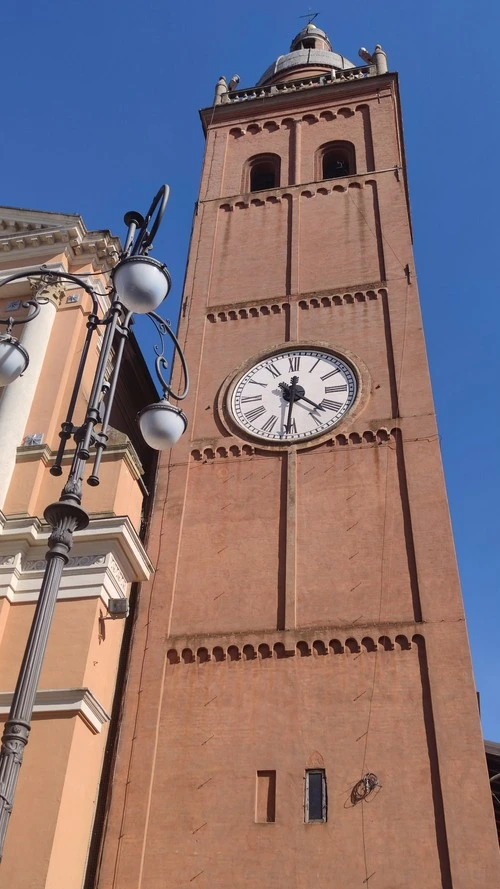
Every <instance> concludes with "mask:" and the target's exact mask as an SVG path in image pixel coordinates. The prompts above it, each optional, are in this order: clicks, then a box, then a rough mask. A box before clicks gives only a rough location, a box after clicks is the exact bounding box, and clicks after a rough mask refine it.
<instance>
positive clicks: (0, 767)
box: [0, 186, 189, 860]
mask: <svg viewBox="0 0 500 889" xmlns="http://www.w3.org/2000/svg"><path fill="white" fill-rule="evenodd" d="M167 200H168V186H162V188H161V189H160V190H159V192H158V193H157V195H156V196H155V198H154V200H153V202H152V204H151V207H150V209H149V211H148V213H147V214H146V216H145V217H143V216H141V214H139V213H136V212H135V211H133V212H129V213H127V214H126V215H125V223H126V225H127V226H128V232H127V237H126V241H125V246H124V250H123V253H122V254H121V256H120V260H119V262H118V264H117V265H116V266H115V267H114V269H113V270H112V271H111V278H112V285H113V286H112V290H111V294H110V298H111V304H110V306H109V309H108V311H107V312H106V313H105V315H104V317H103V318H102V319H99V317H98V308H99V304H98V300H97V295H96V293H95V292H94V290H93V289H92V288H91V287H90V286H89V284H88V283H87V282H86V281H85V280H83V278H81V277H78V276H74V275H70V274H66V273H64V272H53V271H50V270H49V269H47V268H45V267H43V266H42V267H40V268H38V269H35V270H34V271H32V270H30V272H29V276H30V278H33V277H35V278H36V277H37V276H38V277H39V278H40V279H41V281H42V283H43V285H44V286H45V284H46V283H47V281H50V282H52V281H53V280H57V279H63V280H69V281H72V282H73V283H76V284H77V285H78V286H79V287H82V288H83V289H84V290H85V291H86V292H87V293H88V294H89V295H90V297H91V299H92V312H91V314H90V315H89V318H88V322H87V335H86V338H85V343H84V347H83V351H82V356H81V359H80V363H79V367H78V371H77V375H76V379H75V384H74V387H73V392H72V396H71V399H70V404H69V408H68V413H67V416H66V419H65V421H64V423H63V424H62V427H61V432H60V444H59V449H58V452H57V455H56V458H55V462H54V464H53V466H52V467H51V470H50V471H51V473H52V475H56V476H60V475H62V460H63V456H64V452H65V448H66V445H67V443H68V441H69V440H70V439H71V438H73V439H74V441H75V451H74V455H73V459H72V462H71V467H70V471H69V474H68V479H67V481H66V484H65V485H64V487H63V489H62V492H61V496H60V498H59V500H58V501H57V502H55V503H51V504H50V505H49V506H47V508H46V509H45V511H44V518H45V520H46V522H47V523H48V524H49V525H50V527H51V528H52V532H51V534H50V536H49V540H48V550H47V553H46V556H45V559H46V566H45V572H44V576H43V580H42V585H41V588H40V593H39V596H38V601H37V605H36V609H35V614H34V617H33V623H32V625H31V629H30V633H29V636H28V641H27V644H26V649H25V652H24V656H23V660H22V664H21V668H20V672H19V676H18V680H17V684H16V689H15V691H14V695H13V699H12V705H11V708H10V712H9V716H8V719H7V722H6V724H5V728H4V732H3V736H2V742H1V749H0V860H1V858H2V855H3V848H4V842H5V837H6V833H7V828H8V824H9V819H10V815H11V812H12V806H13V802H14V795H15V791H16V785H17V780H18V776H19V771H20V768H21V765H22V760H23V754H24V749H25V747H26V744H27V743H28V737H29V733H30V729H31V718H32V714H33V707H34V704H35V697H36V692H37V688H38V682H39V678H40V672H41V669H42V663H43V658H44V654H45V651H46V648H47V641H48V637H49V632H50V627H51V624H52V618H53V615H54V609H55V604H56V600H57V595H58V591H59V585H60V582H61V576H62V572H63V569H64V566H65V565H66V564H67V562H68V559H69V553H70V551H71V547H72V544H73V534H74V533H75V531H81V530H82V529H83V528H86V527H87V525H88V524H89V520H90V519H89V515H88V513H87V512H86V511H85V509H83V507H82V505H81V503H82V483H83V477H84V472H85V467H86V464H87V461H88V460H89V458H90V456H91V452H93V454H92V456H93V468H92V474H91V475H90V476H89V478H88V480H87V481H88V484H90V485H92V486H96V485H98V484H99V469H100V463H101V459H102V455H103V452H104V450H105V449H106V444H107V439H108V435H107V432H108V427H109V418H110V414H111V408H112V405H113V399H114V395H115V391H116V384H117V380H118V374H119V372H120V365H121V360H122V356H123V350H124V346H125V342H126V340H127V338H128V337H129V334H130V324H131V320H132V315H133V313H134V312H142V313H143V314H147V315H148V317H149V318H150V319H151V321H152V322H153V324H154V325H155V327H156V330H157V332H158V333H159V335H160V340H161V348H159V347H158V346H155V352H156V356H157V358H156V370H157V374H158V378H159V380H160V383H161V385H162V388H163V398H162V400H161V401H160V402H159V403H157V404H154V405H149V406H148V407H146V408H145V409H144V410H142V411H141V413H140V414H139V424H140V427H141V432H142V434H143V437H144V438H145V440H146V442H147V443H148V444H150V445H151V447H153V448H155V449H157V450H161V449H162V448H166V447H171V446H172V445H173V444H175V442H176V441H177V440H178V439H179V438H180V436H181V435H182V433H183V432H184V430H185V428H186V425H187V421H186V417H185V415H184V414H183V412H182V411H181V410H180V409H179V408H177V407H174V406H173V405H172V404H171V403H170V401H169V397H168V396H169V395H171V396H172V397H174V398H175V399H178V400H181V399H183V398H185V397H186V395H187V391H188V386H189V380H188V373H187V368H186V363H185V359H184V356H183V354H182V350H181V348H180V346H179V343H178V341H177V339H176V337H175V335H174V334H173V332H172V331H171V330H170V328H169V326H168V323H167V322H165V321H164V319H162V318H161V317H160V316H159V315H157V314H156V313H155V311H154V310H155V309H156V308H157V307H158V305H159V304H160V303H161V302H162V301H163V299H165V297H166V296H167V294H168V291H169V289H170V275H169V273H168V270H167V269H166V267H165V266H164V265H162V264H161V263H159V262H158V261H157V260H155V259H152V258H150V257H149V256H148V253H149V250H150V249H151V247H152V243H153V239H154V237H155V235H156V232H157V231H158V228H159V225H160V223H161V220H162V217H163V214H164V212H165V208H166V203H167ZM155 214H156V215H155ZM22 277H26V272H22V273H19V274H16V275H13V276H11V277H9V278H7V279H6V280H5V281H3V282H2V286H3V285H5V284H8V283H10V282H12V281H14V280H17V279H20V278H22ZM42 304H43V299H42V298H40V300H39V301H38V300H37V297H36V296H35V297H34V298H33V299H31V300H28V301H27V302H26V303H24V307H25V308H27V309H28V310H29V312H28V315H27V317H25V318H24V319H21V320H20V321H19V322H14V321H13V319H12V318H9V319H4V321H3V322H2V323H4V324H6V325H7V333H6V334H1V335H0V383H1V384H2V385H4V384H5V383H9V382H11V381H12V380H13V379H15V377H16V376H18V375H19V372H22V371H23V370H25V369H26V366H27V363H28V361H29V356H27V353H26V351H25V350H24V349H23V347H22V346H20V344H19V343H18V342H17V340H16V339H15V338H14V337H13V336H12V328H13V326H14V324H15V323H26V321H30V320H32V319H33V318H34V317H36V315H37V314H38V312H39V311H40V306H41V305H42ZM0 321H1V319H0ZM99 326H104V328H105V331H104V336H103V342H102V348H101V352H100V355H99V360H98V363H97V368H96V371H95V375H94V379H93V383H92V388H91V392H90V397H89V401H88V405H87V408H86V413H85V418H84V421H83V423H82V424H81V425H78V426H76V425H75V424H74V422H73V414H74V411H75V407H76V403H77V397H78V393H79V390H80V386H81V383H82V378H83V372H84V368H85V365H86V361H87V357H88V354H89V349H90V344H91V340H92V335H93V333H94V332H95V331H96V329H97V327H99ZM165 336H169V337H170V338H171V339H172V340H173V342H174V346H175V348H176V350H177V352H178V354H179V357H180V360H181V364H182V368H183V373H184V389H183V391H182V392H180V393H177V394H174V393H173V392H172V391H171V388H170V386H169V384H167V383H166V381H165V379H164V377H163V375H162V370H164V369H166V368H167V362H166V360H165V357H164V350H163V344H164V337H165ZM113 350H114V353H113V354H114V359H113V370H112V373H111V376H110V379H109V381H107V380H106V375H107V371H108V368H109V362H110V359H111V358H112V352H113Z"/></svg>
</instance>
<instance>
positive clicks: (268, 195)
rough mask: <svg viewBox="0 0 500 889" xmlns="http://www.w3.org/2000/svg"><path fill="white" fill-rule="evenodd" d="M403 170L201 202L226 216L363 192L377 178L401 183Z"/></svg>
mask: <svg viewBox="0 0 500 889" xmlns="http://www.w3.org/2000/svg"><path fill="white" fill-rule="evenodd" d="M401 172H402V168H401V167H400V166H399V164H394V165H393V166H392V167H386V168H385V169H383V170H366V171H365V172H361V173H352V174H351V175H350V176H342V177H341V178H339V179H315V180H312V181H310V182H297V183H295V184H293V185H279V186H277V187H275V188H268V189H262V191H258V192H240V193H239V194H232V195H219V196H218V197H214V198H203V199H200V201H199V203H200V204H205V205H208V204H218V205H219V206H218V209H219V210H225V211H227V212H230V211H233V210H235V209H238V210H246V209H248V207H252V206H253V207H262V206H264V204H265V203H266V202H267V203H271V204H276V203H279V202H280V201H281V200H283V198H293V197H294V196H297V195H298V196H300V197H306V198H313V197H315V196H316V195H328V194H332V193H341V194H342V193H345V192H347V190H348V189H356V190H357V189H361V188H364V187H365V186H366V185H373V183H374V182H376V181H377V179H376V178H374V177H377V176H380V175H383V174H386V173H390V174H392V175H393V176H395V177H396V179H397V180H398V181H399V179H400V178H401Z"/></svg>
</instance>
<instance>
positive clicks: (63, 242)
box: [0, 207, 121, 270]
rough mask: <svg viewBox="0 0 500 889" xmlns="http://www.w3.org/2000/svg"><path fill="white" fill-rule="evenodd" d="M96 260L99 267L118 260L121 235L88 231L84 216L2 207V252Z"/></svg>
mask: <svg viewBox="0 0 500 889" xmlns="http://www.w3.org/2000/svg"><path fill="white" fill-rule="evenodd" d="M61 246H62V247H63V251H64V252H66V253H67V255H68V256H69V257H71V258H73V257H78V258H79V259H82V258H85V259H88V260H89V261H93V262H94V265H95V268H96V269H99V270H100V269H101V268H102V267H105V268H109V267H110V266H113V265H114V264H115V262H116V261H117V260H118V257H119V254H120V251H121V246H120V241H119V238H117V237H115V236H113V235H111V234H110V233H109V232H103V231H88V230H87V228H86V226H85V224H84V222H83V220H82V218H81V216H75V215H70V214H65V213H49V212H45V211H41V210H20V209H16V208H12V207H1V208H0V253H2V252H3V253H5V254H14V253H20V252H21V251H22V252H24V253H28V254H33V255H36V254H38V255H39V254H43V253H45V254H46V253H50V252H52V253H61Z"/></svg>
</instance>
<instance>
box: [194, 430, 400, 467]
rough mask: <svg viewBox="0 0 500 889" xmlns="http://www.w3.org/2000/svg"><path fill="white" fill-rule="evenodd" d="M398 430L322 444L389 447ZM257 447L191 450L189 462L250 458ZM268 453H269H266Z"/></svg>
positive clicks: (354, 435)
mask: <svg viewBox="0 0 500 889" xmlns="http://www.w3.org/2000/svg"><path fill="white" fill-rule="evenodd" d="M398 434H399V429H397V428H395V429H389V428H387V427H385V426H383V427H381V428H380V429H376V430H372V429H366V430H365V431H364V432H350V433H349V434H348V435H343V434H342V433H339V434H338V435H334V436H332V437H331V438H330V439H328V440H327V441H323V442H322V444H324V445H326V447H329V448H333V447H341V448H343V447H372V448H373V447H379V446H380V445H388V444H389V445H390V444H391V442H394V441H396V437H397V435H398ZM302 444H308V445H310V446H311V447H314V445H315V444H317V442H316V441H315V440H314V439H312V440H311V441H310V442H302ZM257 449H258V445H256V446H253V445H247V444H244V445H234V444H233V445H219V446H218V447H217V446H211V447H199V448H193V450H192V451H191V460H192V461H193V462H195V463H211V462H213V461H214V460H220V459H222V460H225V459H227V458H228V457H251V456H253V455H254V454H255V453H256V450H257ZM266 453H269V451H266Z"/></svg>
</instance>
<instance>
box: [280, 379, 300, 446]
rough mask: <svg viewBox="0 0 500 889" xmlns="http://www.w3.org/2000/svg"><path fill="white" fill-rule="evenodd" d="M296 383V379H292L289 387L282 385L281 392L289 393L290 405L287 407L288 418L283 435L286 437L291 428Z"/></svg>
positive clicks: (297, 380)
mask: <svg viewBox="0 0 500 889" xmlns="http://www.w3.org/2000/svg"><path fill="white" fill-rule="evenodd" d="M298 382H299V378H298V377H292V382H291V384H290V386H286V384H283V385H282V389H283V391H284V392H285V391H287V392H289V393H290V405H289V407H288V417H287V420H286V426H285V433H286V434H287V435H288V433H289V432H290V429H291V427H292V411H293V406H294V404H295V393H296V388H297V383H298ZM280 385H281V384H280ZM285 386H286V389H285Z"/></svg>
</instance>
